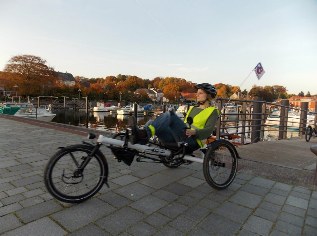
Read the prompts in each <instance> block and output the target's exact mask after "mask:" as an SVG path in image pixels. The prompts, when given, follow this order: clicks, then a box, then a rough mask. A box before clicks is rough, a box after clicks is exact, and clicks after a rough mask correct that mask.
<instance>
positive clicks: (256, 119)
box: [251, 99, 263, 143]
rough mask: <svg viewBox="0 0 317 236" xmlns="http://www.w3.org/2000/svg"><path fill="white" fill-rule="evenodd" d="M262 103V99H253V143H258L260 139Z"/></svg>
mask: <svg viewBox="0 0 317 236" xmlns="http://www.w3.org/2000/svg"><path fill="white" fill-rule="evenodd" d="M262 104H263V102H262V101H260V100H259V99H256V100H255V101H253V111H252V131H251V142H252V143H257V142H259V141H260V134H261V117H262Z"/></svg>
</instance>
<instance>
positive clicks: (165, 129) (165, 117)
mask: <svg viewBox="0 0 317 236" xmlns="http://www.w3.org/2000/svg"><path fill="white" fill-rule="evenodd" d="M195 87H196V89H197V93H196V97H197V106H191V107H190V108H189V109H188V111H187V113H186V115H185V119H184V121H183V120H181V119H180V118H179V117H178V116H177V115H176V114H175V113H174V112H165V113H163V114H162V115H160V116H158V117H157V118H156V119H155V120H151V121H149V122H147V124H146V125H145V126H144V129H139V128H138V127H137V124H136V120H135V117H133V116H132V117H130V119H129V126H130V127H131V128H132V143H134V144H135V143H139V144H146V143H147V142H148V140H149V138H150V137H152V136H154V135H156V136H157V137H158V138H159V140H160V141H161V142H162V143H163V144H164V145H165V146H167V147H169V146H172V147H173V146H174V147H175V145H177V142H180V141H184V142H186V143H187V144H188V146H186V153H192V152H193V151H195V150H197V149H199V148H201V147H203V145H204V142H203V140H204V139H207V138H208V137H209V136H210V135H211V134H212V132H213V131H214V129H215V125H216V122H217V119H218V117H219V115H220V112H219V110H218V109H217V107H216V106H215V105H214V103H213V100H214V98H215V97H216V95H217V90H216V88H215V87H214V86H213V85H211V84H209V83H202V84H197V85H196V86H195ZM188 117H191V118H192V120H193V123H192V125H191V127H190V129H186V123H187V120H188Z"/></svg>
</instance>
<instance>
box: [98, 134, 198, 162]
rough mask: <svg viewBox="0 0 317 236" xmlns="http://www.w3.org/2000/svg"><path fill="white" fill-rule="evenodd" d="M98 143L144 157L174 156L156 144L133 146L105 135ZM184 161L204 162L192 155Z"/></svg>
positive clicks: (100, 136)
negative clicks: (128, 150)
mask: <svg viewBox="0 0 317 236" xmlns="http://www.w3.org/2000/svg"><path fill="white" fill-rule="evenodd" d="M97 143H100V144H103V145H105V146H107V147H109V148H111V147H118V148H123V149H124V148H127V149H132V150H136V151H137V152H138V153H140V154H143V155H155V156H164V157H169V156H171V154H172V152H171V151H170V150H168V149H163V148H160V147H158V146H156V145H154V144H153V146H151V145H142V144H132V143H130V142H126V141H125V140H117V139H113V138H108V137H105V136H103V135H99V137H98V139H97ZM202 154H203V153H202ZM202 157H203V155H202ZM183 159H184V160H188V161H194V162H198V163H203V162H204V159H203V158H198V157H194V156H191V155H184V157H183Z"/></svg>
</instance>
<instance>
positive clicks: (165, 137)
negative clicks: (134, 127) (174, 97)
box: [145, 111, 199, 153]
mask: <svg viewBox="0 0 317 236" xmlns="http://www.w3.org/2000/svg"><path fill="white" fill-rule="evenodd" d="M149 125H152V126H154V128H155V135H156V136H157V137H158V138H159V140H160V141H161V142H162V143H163V144H164V145H166V146H168V145H176V144H177V143H178V142H182V141H183V142H186V143H188V146H187V147H186V152H188V153H191V152H193V151H194V150H196V149H198V148H199V145H198V143H197V142H196V140H195V139H194V138H192V137H187V136H186V135H185V129H186V128H187V127H186V124H185V123H184V121H183V120H182V119H180V118H179V117H178V116H177V115H176V114H175V113H174V112H171V111H168V112H165V113H163V114H162V115H160V116H158V117H157V118H156V119H155V120H152V121H148V122H147V123H146V124H145V127H146V128H147V129H146V130H147V132H148V136H149V137H151V132H150V130H149V128H148V127H147V126H149Z"/></svg>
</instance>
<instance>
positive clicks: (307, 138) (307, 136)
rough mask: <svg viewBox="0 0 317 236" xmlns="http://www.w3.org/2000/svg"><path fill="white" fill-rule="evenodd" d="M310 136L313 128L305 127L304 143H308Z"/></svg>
mask: <svg viewBox="0 0 317 236" xmlns="http://www.w3.org/2000/svg"><path fill="white" fill-rule="evenodd" d="M312 135H313V128H312V127H311V126H310V125H309V126H307V128H306V130H305V140H306V142H309V140H310V139H311V136H312Z"/></svg>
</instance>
